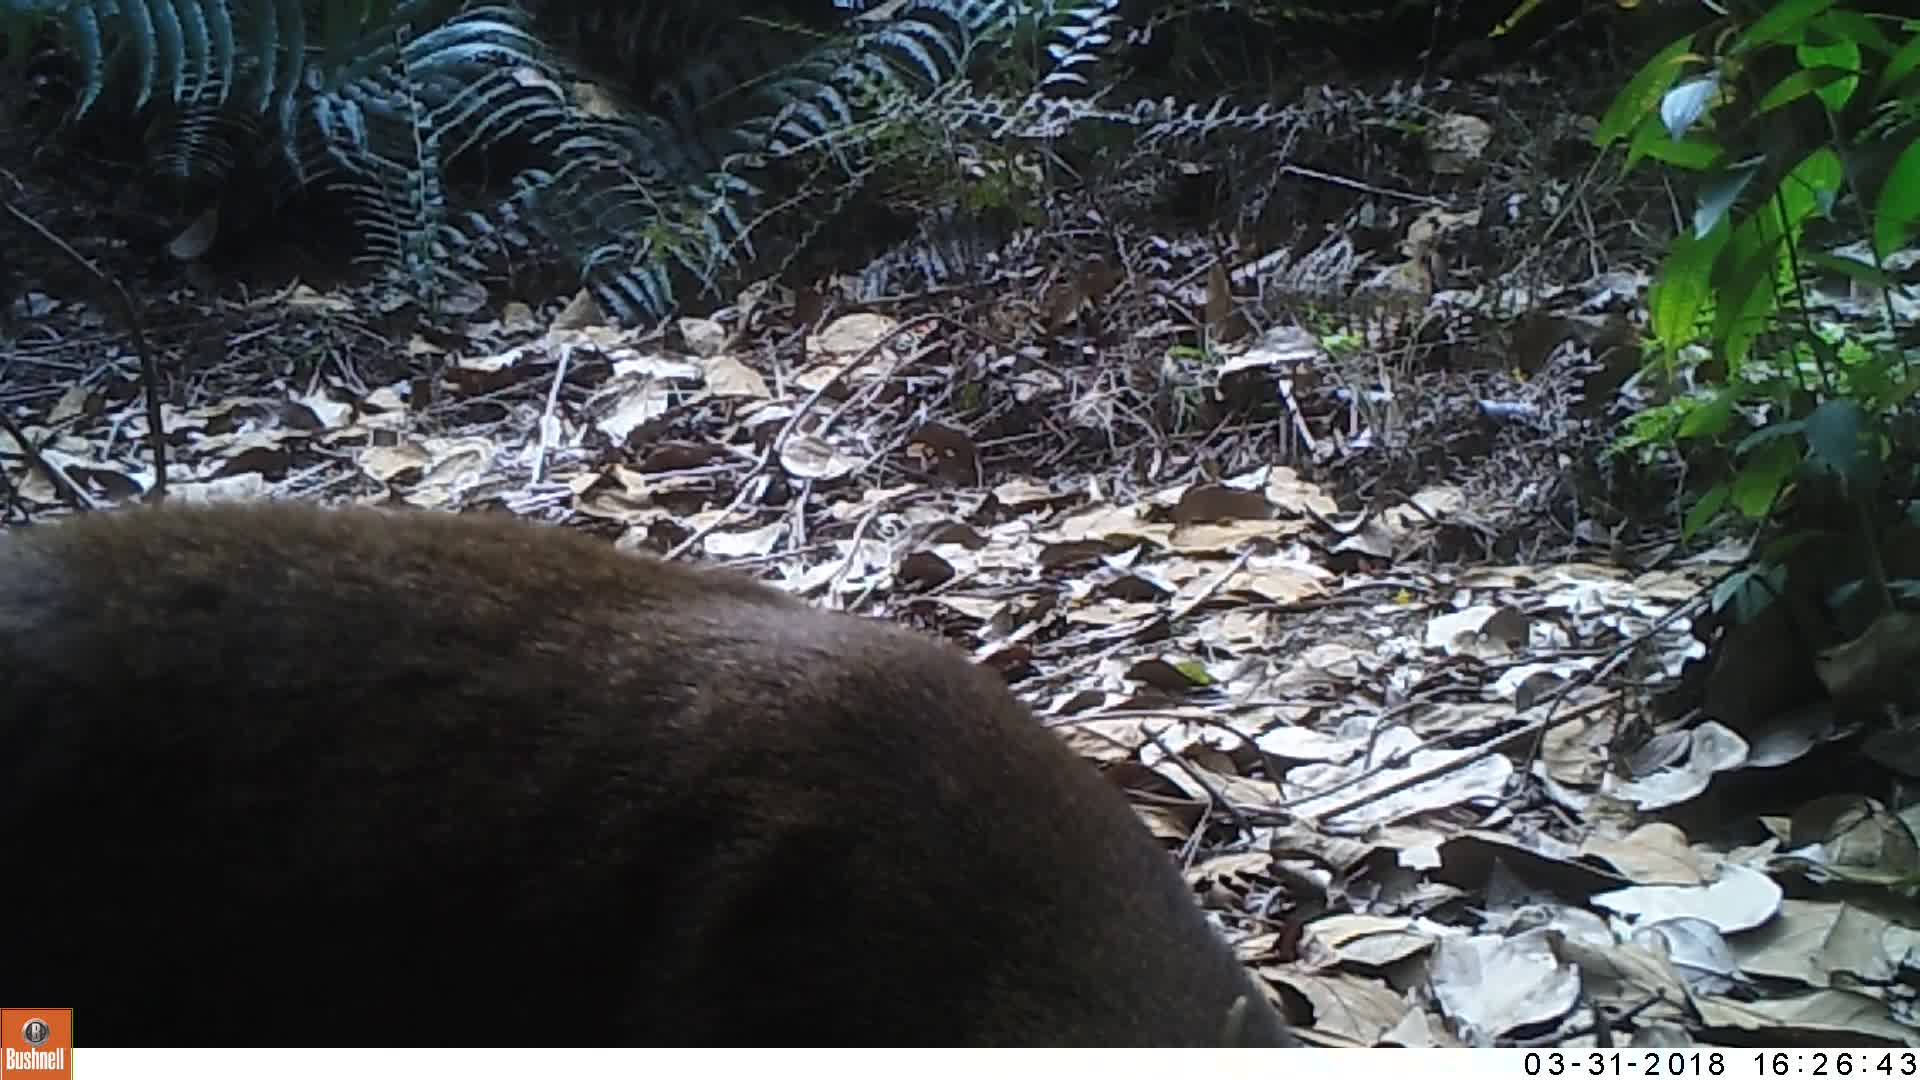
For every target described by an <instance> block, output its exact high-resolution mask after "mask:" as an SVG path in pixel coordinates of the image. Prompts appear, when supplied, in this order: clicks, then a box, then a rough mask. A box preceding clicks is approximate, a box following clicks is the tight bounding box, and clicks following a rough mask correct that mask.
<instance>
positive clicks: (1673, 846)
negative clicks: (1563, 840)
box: [1580, 822, 1706, 886]
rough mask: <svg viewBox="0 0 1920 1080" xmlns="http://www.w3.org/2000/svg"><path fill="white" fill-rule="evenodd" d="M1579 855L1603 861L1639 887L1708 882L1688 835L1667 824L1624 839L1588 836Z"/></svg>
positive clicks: (1642, 829)
mask: <svg viewBox="0 0 1920 1080" xmlns="http://www.w3.org/2000/svg"><path fill="white" fill-rule="evenodd" d="M1580 853H1581V854H1582V855H1589V856H1594V857H1597V858H1600V859H1602V860H1604V861H1605V862H1606V863H1607V864H1608V865H1610V866H1612V867H1613V868H1614V869H1615V870H1617V871H1619V872H1620V876H1621V877H1624V878H1626V879H1627V880H1629V881H1631V882H1633V883H1634V884H1636V885H1687V886H1693V885H1700V884H1702V883H1703V882H1704V881H1705V880H1706V876H1705V874H1704V873H1703V871H1702V869H1701V866H1700V857H1699V856H1698V855H1697V854H1695V853H1694V851H1693V849H1692V848H1691V847H1689V846H1688V844H1687V834H1686V833H1684V832H1681V831H1680V829H1679V827H1678V826H1675V825H1670V824H1667V823H1666V822H1653V823H1651V824H1647V825H1642V826H1640V827H1639V828H1637V829H1635V830H1634V831H1633V832H1631V833H1628V834H1627V835H1626V836H1621V837H1603V836H1594V837H1589V838H1588V839H1587V840H1586V841H1585V842H1584V843H1582V844H1581V845H1580Z"/></svg>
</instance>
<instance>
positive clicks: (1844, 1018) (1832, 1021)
mask: <svg viewBox="0 0 1920 1080" xmlns="http://www.w3.org/2000/svg"><path fill="white" fill-rule="evenodd" d="M1696 1005H1697V1007H1698V1008H1699V1011H1700V1019H1701V1021H1702V1022H1704V1023H1706V1024H1708V1025H1710V1026H1713V1027H1728V1028H1736V1029H1739V1030H1742V1031H1752V1032H1759V1033H1764V1034H1765V1037H1766V1040H1767V1042H1768V1043H1769V1044H1772V1045H1794V1044H1795V1043H1796V1041H1798V1040H1812V1041H1808V1042H1806V1043H1804V1045H1821V1046H1830V1045H1834V1040H1830V1039H1823V1038H1820V1036H1822V1035H1825V1034H1842V1035H1847V1036H1862V1035H1864V1036H1870V1037H1872V1038H1875V1039H1884V1040H1886V1041H1888V1042H1891V1043H1894V1044H1896V1045H1903V1046H1920V1032H1915V1031H1914V1029H1913V1028H1910V1027H1907V1026H1906V1025H1904V1024H1902V1023H1900V1022H1899V1021H1897V1020H1895V1019H1894V1018H1893V1016H1892V1015H1891V1013H1890V1010H1889V1009H1888V1006H1887V1003H1886V1002H1884V1001H1880V1000H1877V999H1875V998H1872V997H1869V996H1867V995H1866V994H1862V993H1855V992H1851V991H1846V990H1815V991H1812V992H1810V993H1806V994H1800V995H1797V996H1794V997H1789V998H1771V999H1767V1000H1764V1001H1735V1000H1733V999H1730V998H1723V997H1706V996H1703V997H1700V998H1698V999H1697V1001H1696Z"/></svg>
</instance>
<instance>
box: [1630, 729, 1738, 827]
mask: <svg viewBox="0 0 1920 1080" xmlns="http://www.w3.org/2000/svg"><path fill="white" fill-rule="evenodd" d="M1687 742H1688V746H1687V754H1686V756H1685V758H1684V759H1682V760H1680V761H1678V762H1676V763H1675V764H1672V765H1668V766H1666V767H1663V768H1658V769H1654V770H1652V771H1651V772H1648V773H1646V774H1645V775H1642V776H1638V777H1636V778H1634V779H1631V780H1628V779H1624V778H1621V777H1619V776H1617V775H1615V774H1612V773H1609V774H1608V775H1607V777H1606V778H1605V780H1603V781H1602V783H1601V790H1602V791H1604V792H1606V794H1608V795H1610V796H1612V797H1613V798H1616V799H1621V800H1624V801H1626V802H1630V803H1632V804H1633V805H1635V806H1637V807H1639V808H1640V809H1641V810H1643V811H1647V810H1660V809H1664V808H1666V807H1669V806H1678V805H1679V804H1681V803H1683V802H1686V801H1688V800H1690V799H1694V798H1697V797H1698V796H1699V795H1701V794H1702V793H1703V792H1705V791H1706V790H1707V788H1708V786H1709V785H1711V784H1712V783H1713V778H1714V776H1715V775H1716V774H1718V773H1723V772H1727V771H1730V770H1732V769H1737V768H1739V767H1741V766H1742V765H1745V764H1746V762H1747V741H1746V740H1745V739H1742V738H1741V737H1740V736H1739V735H1737V734H1735V733H1734V732H1733V730H1732V729H1731V728H1728V727H1726V726H1725V725H1723V724H1720V723H1718V722H1717V721H1713V720H1708V721H1706V722H1704V723H1702V724H1699V725H1698V726H1696V727H1694V728H1693V729H1692V730H1690V731H1689V732H1688V733H1687Z"/></svg>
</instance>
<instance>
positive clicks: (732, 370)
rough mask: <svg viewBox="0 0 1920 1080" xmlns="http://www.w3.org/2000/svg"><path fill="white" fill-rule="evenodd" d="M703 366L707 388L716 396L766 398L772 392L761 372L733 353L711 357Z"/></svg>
mask: <svg viewBox="0 0 1920 1080" xmlns="http://www.w3.org/2000/svg"><path fill="white" fill-rule="evenodd" d="M701 367H702V368H703V369H704V370H705V372H706V383H707V389H708V390H709V391H710V392H712V393H713V394H714V396H716V397H725V398H765V397H767V396H769V395H770V394H771V393H772V391H770V390H769V389H768V388H767V380H766V379H765V378H763V377H761V375H760V373H759V372H757V371H755V370H753V369H752V368H750V367H748V366H747V365H745V364H743V363H741V362H740V359H739V358H738V357H736V356H733V355H732V354H726V355H721V356H714V357H711V358H709V359H708V360H707V361H705V362H704V363H703V364H702V365H701Z"/></svg>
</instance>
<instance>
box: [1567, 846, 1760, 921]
mask: <svg viewBox="0 0 1920 1080" xmlns="http://www.w3.org/2000/svg"><path fill="white" fill-rule="evenodd" d="M1781 897H1782V893H1781V890H1780V886H1779V885H1778V884H1776V883H1775V882H1774V880H1773V879H1772V878H1770V877H1768V876H1767V875H1765V874H1763V873H1761V872H1759V871H1758V870H1753V869H1749V868H1748V867H1744V866H1736V865H1733V864H1730V863H1723V864H1722V865H1721V866H1720V867H1719V869H1718V873H1717V875H1716V877H1715V878H1714V880H1712V881H1711V882H1709V883H1707V884H1704V885H1632V886H1629V887H1627V888H1624V889H1614V890H1612V891H1609V892H1602V893H1596V894H1595V895H1594V896H1593V898H1592V899H1593V903H1594V904H1596V905H1598V906H1600V907H1603V908H1606V909H1607V910H1609V911H1613V912H1617V913H1619V914H1621V915H1624V916H1628V917H1631V918H1633V919H1635V920H1637V921H1646V920H1653V919H1670V918H1675V917H1679V916H1693V917H1695V918H1700V919H1705V920H1706V921H1707V922H1709V923H1712V924H1713V925H1714V926H1715V927H1716V928H1718V929H1719V931H1720V932H1721V933H1723V934H1732V933H1737V932H1739V931H1742V930H1751V929H1753V928H1754V927H1756V926H1760V925H1762V924H1764V923H1765V922H1766V921H1767V920H1768V919H1771V918H1773V916H1774V914H1775V913H1776V912H1777V911H1779V910H1780V901H1781Z"/></svg>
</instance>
